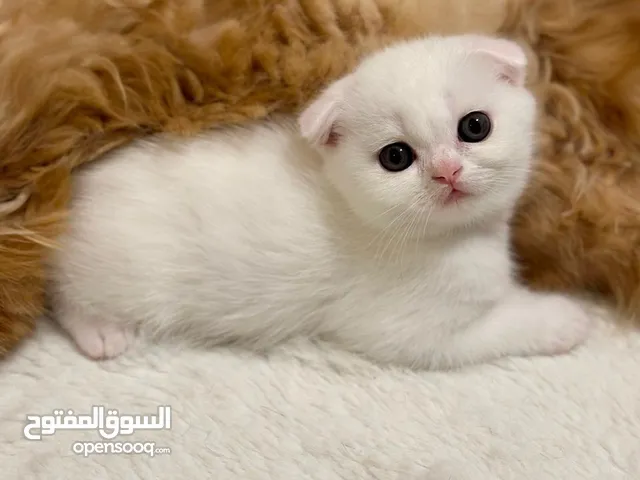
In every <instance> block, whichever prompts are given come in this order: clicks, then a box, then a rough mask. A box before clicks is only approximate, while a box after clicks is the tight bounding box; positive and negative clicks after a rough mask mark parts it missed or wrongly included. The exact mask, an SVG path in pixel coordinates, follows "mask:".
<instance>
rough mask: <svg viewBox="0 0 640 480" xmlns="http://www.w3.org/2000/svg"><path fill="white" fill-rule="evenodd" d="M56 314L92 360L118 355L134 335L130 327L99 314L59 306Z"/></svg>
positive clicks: (79, 347) (131, 340)
mask: <svg viewBox="0 0 640 480" xmlns="http://www.w3.org/2000/svg"><path fill="white" fill-rule="evenodd" d="M56 317H57V320H58V322H59V323H60V325H62V327H63V328H64V329H65V330H66V331H67V332H68V333H69V335H70V336H71V338H73V340H74V342H75V343H76V346H77V347H78V349H79V350H80V351H81V352H82V353H84V354H85V355H86V356H87V357H89V358H91V359H94V360H99V359H107V358H115V357H117V356H119V355H121V354H122V353H124V352H125V351H126V350H127V348H128V347H129V345H131V343H132V342H133V339H134V337H135V335H134V330H133V328H130V327H128V326H126V325H122V324H120V323H115V322H113V321H111V320H109V319H107V318H105V317H102V316H100V314H96V313H86V312H83V311H82V310H81V309H77V308H63V309H59V310H58V311H57V312H56Z"/></svg>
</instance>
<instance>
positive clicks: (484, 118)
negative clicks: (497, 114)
mask: <svg viewBox="0 0 640 480" xmlns="http://www.w3.org/2000/svg"><path fill="white" fill-rule="evenodd" d="M490 133H491V119H490V118H489V116H488V115H487V114H486V113H483V112H471V113H467V114H466V115H465V116H464V117H462V118H461V119H460V121H459V122H458V138H459V139H460V140H462V141H463V142H467V143H477V142H481V141H483V140H484V139H485V138H487V137H488V136H489V134H490Z"/></svg>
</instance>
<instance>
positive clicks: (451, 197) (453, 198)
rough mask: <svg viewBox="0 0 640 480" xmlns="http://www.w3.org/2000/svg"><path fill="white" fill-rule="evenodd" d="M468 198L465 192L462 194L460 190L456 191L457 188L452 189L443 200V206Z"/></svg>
mask: <svg viewBox="0 0 640 480" xmlns="http://www.w3.org/2000/svg"><path fill="white" fill-rule="evenodd" d="M468 196H469V194H468V193H467V192H463V191H462V190H458V189H457V188H452V189H451V191H450V192H449V194H448V195H447V197H446V198H445V199H444V204H445V205H450V204H452V203H458V202H459V201H460V200H462V199H464V198H466V197H468Z"/></svg>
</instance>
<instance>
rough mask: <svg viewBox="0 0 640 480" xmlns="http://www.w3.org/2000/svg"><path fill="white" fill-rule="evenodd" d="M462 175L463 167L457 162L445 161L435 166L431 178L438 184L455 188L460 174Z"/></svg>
mask: <svg viewBox="0 0 640 480" xmlns="http://www.w3.org/2000/svg"><path fill="white" fill-rule="evenodd" d="M461 173H462V165H461V164H460V162H457V161H455V160H448V159H447V160H443V161H441V162H439V163H437V164H436V165H435V167H434V168H433V172H432V175H431V178H432V179H434V180H435V181H436V182H438V183H442V184H445V185H451V186H453V185H454V184H455V183H456V181H458V178H459V177H460V174H461Z"/></svg>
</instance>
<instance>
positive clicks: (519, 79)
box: [464, 35, 527, 87]
mask: <svg viewBox="0 0 640 480" xmlns="http://www.w3.org/2000/svg"><path fill="white" fill-rule="evenodd" d="M464 38H465V41H466V42H467V44H468V45H469V48H470V49H471V50H472V51H473V52H475V53H479V54H482V55H486V56H487V57H489V58H490V59H491V60H493V61H494V62H495V64H496V66H497V67H498V69H499V74H500V76H501V78H503V79H504V80H506V81H507V82H509V83H511V84H513V85H516V86H518V87H522V86H524V83H525V80H526V77H527V55H526V54H525V52H524V50H523V49H522V47H521V46H520V45H518V44H517V43H516V42H514V41H512V40H506V39H504V38H499V37H490V36H485V35H465V36H464Z"/></svg>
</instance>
